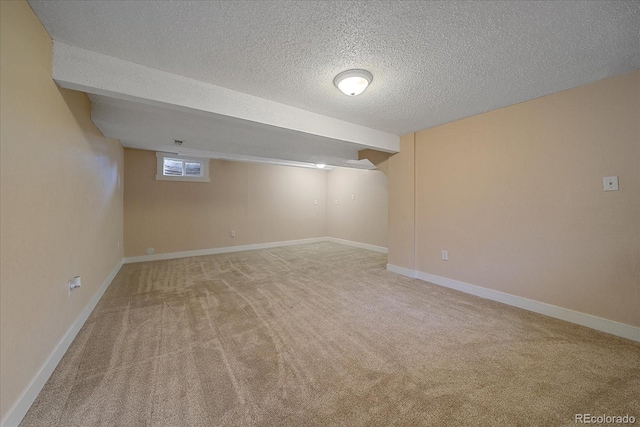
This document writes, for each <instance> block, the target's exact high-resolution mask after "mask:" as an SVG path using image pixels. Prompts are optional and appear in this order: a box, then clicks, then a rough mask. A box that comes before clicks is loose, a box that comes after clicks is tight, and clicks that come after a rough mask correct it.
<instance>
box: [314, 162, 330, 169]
mask: <svg viewBox="0 0 640 427" xmlns="http://www.w3.org/2000/svg"><path fill="white" fill-rule="evenodd" d="M326 166H327V165H326V164H324V163H316V167H317V168H319V169H324V168H325V167H326Z"/></svg>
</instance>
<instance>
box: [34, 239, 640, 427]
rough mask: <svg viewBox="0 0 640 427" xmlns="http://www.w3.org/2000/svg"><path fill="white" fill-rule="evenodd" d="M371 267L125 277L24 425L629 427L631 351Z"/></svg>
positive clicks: (293, 258) (635, 377)
mask: <svg viewBox="0 0 640 427" xmlns="http://www.w3.org/2000/svg"><path fill="white" fill-rule="evenodd" d="M385 263H386V256H385V255H382V254H378V253H374V252H369V251H365V250H361V249H355V248H351V247H347V246H343V245H338V244H334V243H317V244H309V245H300V246H290V247H283V248H275V249H267V250H258V251H251V252H239V253H232V254H223V255H214V256H202V257H193V258H185V259H177V260H168V261H156V262H146V263H139V264H129V265H125V266H124V267H123V268H122V270H121V271H120V273H119V274H118V276H117V277H116V278H115V280H114V282H113V283H112V284H111V287H110V288H109V289H108V290H107V292H106V293H105V295H104V297H103V298H102V300H101V301H100V303H99V304H98V306H97V307H96V309H95V310H94V312H93V314H92V315H91V317H90V318H89V320H88V321H87V323H86V324H85V326H84V327H83V328H82V330H81V331H80V333H79V334H78V336H77V338H76V339H75V341H74V342H73V344H72V345H71V347H70V348H69V351H68V352H67V354H66V355H65V356H64V358H63V360H62V362H61V363H60V365H59V366H58V368H57V369H56V371H55V372H54V373H53V375H52V377H51V379H50V380H49V382H48V383H47V384H46V386H45V387H44V389H43V391H42V392H41V393H40V396H39V397H38V399H37V400H36V402H35V403H34V404H33V406H32V408H31V410H30V411H29V413H28V414H27V416H26V417H25V419H24V420H23V423H22V424H21V425H22V426H24V427H28V426H65V427H67V426H332V425H337V426H387V425H412V426H413V425H425V426H455V425H479V426H480V425H482V426H488V425H505V426H516V425H521V426H524V425H544V426H553V425H567V426H568V425H575V424H574V422H573V416H574V414H575V413H590V414H609V415H616V414H623V415H624V414H632V415H635V416H636V418H640V344H638V343H634V342H632V341H629V340H625V339H621V338H616V337H613V336H610V335H606V334H603V333H599V332H596V331H593V330H590V329H587V328H583V327H580V326H576V325H573V324H569V323H566V322H562V321H559V320H555V319H552V318H548V317H545V316H541V315H537V314H534V313H530V312H527V311H524V310H520V309H517V308H513V307H509V306H505V305H502V304H499V303H495V302H492V301H488V300H483V299H480V298H476V297H473V296H470V295H466V294H463V293H459V292H456V291H453V290H449V289H445V288H441V287H438V286H435V285H431V284H428V283H426V282H422V281H418V280H413V279H409V278H406V277H402V276H399V275H396V274H393V273H389V272H387V271H385ZM636 422H638V421H636Z"/></svg>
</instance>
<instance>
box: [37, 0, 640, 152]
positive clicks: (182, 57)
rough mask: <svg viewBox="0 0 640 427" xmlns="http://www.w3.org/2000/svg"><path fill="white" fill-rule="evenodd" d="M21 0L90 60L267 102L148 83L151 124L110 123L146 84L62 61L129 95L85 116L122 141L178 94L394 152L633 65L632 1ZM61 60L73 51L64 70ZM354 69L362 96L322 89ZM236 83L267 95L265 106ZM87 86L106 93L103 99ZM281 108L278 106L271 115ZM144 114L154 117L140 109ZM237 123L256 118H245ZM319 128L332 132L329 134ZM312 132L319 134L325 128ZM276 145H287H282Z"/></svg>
mask: <svg viewBox="0 0 640 427" xmlns="http://www.w3.org/2000/svg"><path fill="white" fill-rule="evenodd" d="M29 3H30V4H31V6H32V8H33V9H34V11H35V12H36V14H37V15H38V17H39V19H40V20H41V21H42V23H43V24H44V26H45V28H46V29H47V31H48V32H49V34H50V35H51V37H52V38H53V39H54V41H56V42H60V45H61V46H64V45H69V46H72V47H77V48H81V49H86V50H88V51H91V52H92V53H95V54H96V56H95V63H96V64H98V63H104V62H105V61H106V60H105V59H104V58H105V57H104V56H99V55H97V54H102V55H106V56H108V57H113V58H117V59H120V60H124V61H129V62H131V63H134V64H138V65H142V66H145V67H149V70H150V69H156V70H161V71H164V72H166V73H165V74H163V75H166V76H169V73H170V74H173V75H177V76H182V77H186V78H188V79H185V80H184V81H185V82H186V81H187V80H189V81H199V82H203V83H205V84H207V85H208V86H206V87H207V88H208V89H207V90H211V94H212V96H213V94H214V93H218V94H219V93H220V91H219V89H220V88H226V89H231V91H227V92H225V94H226V95H225V97H227V98H228V99H229V100H230V101H229V102H228V103H229V104H234V105H240V104H242V103H251V99H253V100H254V101H255V102H254V104H255V105H261V107H260V108H262V109H263V110H264V111H263V113H262V114H257V115H256V114H254V115H243V114H236V113H234V112H232V111H231V110H230V109H226V110H225V109H221V108H217V107H216V108H204V107H203V106H202V104H197V105H196V104H195V103H194V104H190V103H189V102H187V101H185V102H183V103H182V104H180V103H177V102H176V101H175V100H172V99H173V98H172V99H169V98H170V97H167V98H166V99H164V98H163V99H160V98H161V96H160V95H158V96H159V98H158V99H155V98H154V99H153V100H152V101H153V103H154V104H155V105H156V108H138V110H141V112H140V114H144V115H146V116H145V117H147V120H146V121H143V120H140V122H141V123H142V122H144V123H149V129H148V132H145V129H144V128H143V127H142V126H140V125H136V126H131V124H132V123H128V122H127V120H125V119H126V117H123V118H122V120H121V121H116V120H115V118H116V116H117V112H118V111H119V112H120V114H119V115H120V116H123V114H124V112H131V110H132V109H133V110H135V108H134V107H133V106H132V105H130V103H142V104H145V103H147V104H148V103H150V102H151V101H149V99H148V95H145V94H143V93H142V92H141V91H139V92H136V93H134V92H126V91H124V90H123V89H122V87H121V86H123V85H122V84H115V83H114V84H113V85H112V86H111V87H107V86H108V85H106V84H102V82H97V83H96V81H94V82H91V81H89V80H91V79H90V77H87V76H86V75H87V74H90V73H89V72H88V71H87V70H89V68H88V67H87V69H86V70H84V71H83V70H82V67H83V64H77V63H74V64H73V67H75V68H77V67H80V68H81V71H80V72H77V73H76V74H77V76H76V77H73V78H72V77H68V75H70V74H73V73H72V72H71V71H69V72H68V73H66V74H65V72H62V71H60V72H59V76H58V78H56V81H58V83H59V84H62V85H63V86H65V87H71V88H74V89H82V90H85V91H86V92H89V93H96V94H99V95H102V96H103V97H104V96H106V97H110V98H115V99H124V100H127V101H129V102H123V103H119V102H112V103H111V104H109V108H100V109H98V108H94V110H95V111H94V121H96V123H97V125H98V127H100V129H101V130H103V132H105V134H106V135H107V136H112V135H116V134H118V135H120V136H119V138H122V139H123V143H124V142H125V141H130V144H132V145H133V144H134V142H136V141H137V140H136V141H134V139H136V138H138V139H140V138H143V139H144V138H146V139H147V140H152V139H153V138H156V137H157V133H158V131H157V130H154V129H151V128H153V127H154V125H153V123H156V124H157V123H159V121H163V122H164V121H165V120H166V117H167V114H166V113H167V111H164V112H163V110H162V109H167V110H169V111H171V110H172V109H173V107H174V106H175V105H178V104H180V105H179V107H180V108H181V109H182V111H191V112H192V113H193V112H194V111H200V113H201V114H205V113H208V114H217V115H228V116H230V117H234V118H235V119H238V120H245V121H246V120H249V121H252V122H257V123H261V124H263V125H266V126H267V127H266V128H260V131H262V132H266V133H269V132H272V131H274V129H271V128H272V127H281V128H288V129H295V131H297V132H298V133H299V135H298V136H299V137H300V138H301V139H300V141H303V140H305V138H307V137H309V136H311V137H320V138H329V139H330V140H331V141H330V142H329V141H327V142H328V143H330V144H331V143H333V144H334V145H336V147H338V146H340V144H341V143H340V142H339V141H346V142H344V144H347V145H345V146H344V147H342V148H341V149H339V150H338V151H340V150H346V151H349V150H351V151H350V153H351V154H345V153H344V152H342V154H340V155H339V156H338V157H340V156H341V157H340V158H342V159H343V160H344V161H346V160H348V159H349V158H353V152H354V151H353V150H354V148H356V149H358V148H359V149H362V148H377V149H383V150H385V151H390V152H393V151H397V139H394V138H393V137H392V136H393V135H395V136H397V135H402V134H405V133H408V132H412V131H416V130H420V129H425V128H429V127H432V126H436V125H439V124H442V123H446V122H450V121H453V120H457V119H460V118H463V117H468V116H471V115H475V114H478V113H482V112H485V111H489V110H493V109H496V108H500V107H503V106H507V105H511V104H514V103H518V102H522V101H525V100H529V99H533V98H536V97H539V96H543V95H546V94H549V93H553V92H557V91H560V90H564V89H568V88H571V87H575V86H579V85H581V84H585V83H588V82H592V81H596V80H599V79H602V78H605V77H609V76H613V75H617V74H621V73H624V72H628V71H632V70H635V69H638V68H640V2H637V1H556V2H552V1H535V2H530V1H512V2H489V1H471V2H460V1H446V2H426V1H418V2H414V1H356V2H349V1H311V0H306V1H207V2H199V1H196V2H191V1H171V2H169V1H158V2H142V1H118V2H107V1H102V2H93V1H92V2H75V1H71V2H70V1H36V0H30V2H29ZM77 52H81V51H80V50H77V51H76V52H75V53H73V55H70V56H73V57H78V56H83V55H84V53H82V54H81V55H79V54H76V53H77ZM87 55H88V54H87ZM70 56H69V55H67V56H66V57H63V56H62V55H60V58H59V59H58V60H57V61H58V64H59V67H58V68H56V66H55V63H56V58H55V53H54V78H55V77H56V76H55V74H56V69H59V70H65V69H71V68H72V67H71V65H70V64H71V62H72V61H69V60H68V58H69V57H70ZM87 57H89V56H87ZM65 58H67V59H65ZM65 60H66V61H68V62H69V64H68V66H67V67H65V64H63V62H64V61H65ZM124 61H120V62H117V61H111V62H112V66H113V67H116V68H115V70H116V71H117V69H118V68H117V67H119V65H117V64H122V63H123V62H124ZM107 62H108V61H107ZM350 68H365V69H367V70H369V71H371V72H372V73H373V75H374V80H373V83H372V84H371V86H370V87H369V89H367V91H365V92H364V93H363V94H362V95H360V96H358V97H347V96H345V95H343V94H341V93H340V92H339V91H338V90H337V89H336V88H335V87H334V86H333V77H334V76H335V75H336V74H337V73H339V72H340V71H343V70H346V69H350ZM93 70H94V71H93V72H95V70H96V68H95V67H94V68H93ZM131 70H132V72H131V73H128V74H127V73H121V75H119V78H120V79H129V80H131V81H133V83H136V81H137V82H138V83H140V81H143V80H145V78H144V77H142V76H141V74H140V73H143V72H147V71H148V70H147V69H146V68H144V67H139V68H137V69H136V70H137V71H135V72H133V70H134V69H133V68H131ZM145 70H147V71H145ZM113 72H114V71H113V69H112V73H113ZM158 75H159V74H158ZM78 76H79V77H78ZM74 79H76V80H78V81H74ZM82 79H85V80H83V81H82V82H80V81H79V80H82ZM103 80H104V79H103ZM116 86H118V87H116ZM176 88H177V86H176ZM164 89H165V88H164V87H162V86H161V85H160V86H158V87H157V88H156V90H157V92H162V91H163V90H164ZM176 90H177V91H178V90H179V89H176ZM215 91H218V92H215ZM205 92H206V91H205ZM232 92H233V93H232ZM244 94H248V95H252V96H253V97H258V98H263V100H267V101H270V103H266V104H264V105H263V104H261V101H256V98H248V97H246V95H244ZM154 96H155V95H154ZM92 99H93V100H94V102H97V103H102V104H108V101H105V100H104V99H103V98H95V97H93V98H92ZM103 101H104V102H103ZM236 101H237V102H236ZM242 105H245V104H242ZM247 105H248V104H247ZM120 107H121V108H120ZM285 107H286V108H285ZM291 107H295V108H294V109H291ZM247 108H249V107H246V108H245V107H243V109H244V110H246V109H247ZM256 108H258V107H256ZM127 109H128V110H127ZM304 110H306V112H312V113H316V115H315V116H313V117H315V118H316V119H319V116H320V115H321V116H325V118H334V119H339V120H340V121H343V122H348V124H353V125H359V127H353V126H352V127H349V126H348V124H344V123H342V122H338V121H335V120H334V121H331V120H328V119H327V120H328V121H326V122H323V123H326V125H324V126H323V127H324V128H325V131H319V130H318V129H315V128H313V126H312V125H309V126H306V125H299V126H297V127H296V125H293V126H292V124H293V123H299V122H303V123H307V122H308V123H310V122H311V121H316V120H311V119H312V118H313V117H311V116H308V113H306V112H305V111H304ZM136 111H137V110H136ZM274 112H275V113H274ZM156 113H157V114H156ZM278 113H281V114H280V116H281V117H280V119H278V118H277V117H276V119H274V118H273V117H271V116H273V115H276V116H277V115H278ZM185 114H187V113H185ZM305 114H307V116H305ZM153 115H155V117H156V120H155V121H153V120H151V121H149V120H150V119H149V117H151V116H153ZM266 116H270V117H269V118H267V117H266ZM303 116H304V118H303ZM132 117H133V118H132ZM135 117H137V116H135V115H134V116H128V121H129V122H135V121H136V120H135ZM140 117H141V118H142V116H140ZM180 117H182V116H180ZM285 117H289V118H290V119H286V118H285ZM298 117H300V118H301V119H300V120H298ZM183 118H184V120H182V119H179V118H178V115H176V117H175V118H173V119H172V120H173V121H172V122H171V126H172V127H173V129H174V132H173V133H172V134H171V135H169V134H168V133H167V134H166V137H170V138H171V139H174V138H181V136H180V134H185V133H186V131H187V130H188V129H189V127H188V126H187V125H186V123H187V122H188V121H189V120H197V119H195V118H193V117H192V118H191V119H189V118H187V116H184V117H183ZM307 119H308V120H307ZM232 122H233V120H232V121H230V122H228V124H230V123H232ZM103 123H108V125H107V124H104V125H102V124H103ZM235 125H237V126H239V127H243V126H249V127H251V126H253V125H251V124H247V123H244V122H243V121H239V122H235ZM316 127H319V125H317V126H316ZM343 128H344V130H345V132H342V129H343ZM347 128H348V129H347ZM366 128H368V129H366ZM125 129H131V132H130V133H127V130H125ZM229 129H230V128H229ZM229 129H227V131H229ZM256 129H258V128H256ZM328 130H332V131H333V133H330V134H328V133H327V132H328ZM154 132H155V133H154ZM167 132H168V131H167ZM216 132H217V130H215V129H211V130H210V134H211V135H212V138H211V139H212V140H215V139H225V141H227V143H228V142H229V140H228V139H227V138H231V137H232V134H234V133H233V132H231V131H229V132H228V133H227V134H224V136H221V135H215V133H216ZM237 133H242V132H241V131H238V132H237ZM136 135H139V136H136ZM256 135H257V133H256V134H255V135H253V136H251V137H249V138H248V140H246V141H245V140H241V141H236V142H237V144H236V146H237V147H236V148H238V150H239V151H242V150H241V149H240V148H241V146H243V145H246V146H247V147H248V146H251V144H253V145H255V140H254V138H255V137H256ZM129 137H130V138H129ZM134 137H135V138H134ZM279 137H280V135H279V134H278V132H275V133H274V134H273V135H271V136H269V137H267V138H265V140H264V141H262V146H261V148H260V150H251V149H249V150H248V151H247V150H244V151H242V152H243V153H245V154H247V155H256V156H258V155H259V156H267V157H273V158H278V157H282V156H283V155H282V154H281V153H282V152H283V149H284V147H285V145H283V146H278V144H279V139H278V138H279ZM184 139H187V138H184ZM294 139H295V138H294ZM285 140H286V141H287V142H286V144H291V143H292V141H293V140H289V139H287V138H285ZM137 142H138V143H139V142H140V141H137ZM209 142H210V145H209V146H207V142H206V141H204V142H202V143H201V142H199V144H201V145H202V144H204V145H203V146H204V149H209V150H210V151H215V150H217V149H218V150H219V149H220V146H219V145H217V143H216V142H215V141H214V142H211V141H209ZM307 142H308V143H307ZM307 142H304V144H303V145H308V146H309V147H310V148H308V150H307V151H306V152H305V153H306V157H305V156H299V155H298V154H296V152H297V151H301V152H302V151H305V150H304V149H302V150H293V153H294V154H293V155H290V156H289V157H296V159H297V160H301V161H308V160H304V159H310V158H312V157H313V158H315V157H317V156H318V155H320V154H321V153H319V152H317V150H316V149H315V148H313V147H314V144H313V143H311V141H307ZM315 143H316V145H318V144H319V146H322V142H321V140H315ZM354 143H355V144H357V145H355V146H354V145H353V144H354ZM125 145H126V143H125ZM258 145H260V144H258ZM231 146H233V144H231ZM265 147H266V148H265ZM269 147H272V148H273V150H270V149H269ZM274 147H275V148H274ZM232 148H233V147H232ZM232 148H229V149H230V150H231V149H232ZM245 148H246V147H245ZM316 148H317V147H316ZM336 149H337V148H336ZM284 151H286V152H288V153H290V150H289V149H288V148H287V149H286V150H284ZM356 151H357V150H356ZM258 153H261V154H258ZM305 153H302V154H305ZM314 156H315V157H314ZM356 158H357V157H356Z"/></svg>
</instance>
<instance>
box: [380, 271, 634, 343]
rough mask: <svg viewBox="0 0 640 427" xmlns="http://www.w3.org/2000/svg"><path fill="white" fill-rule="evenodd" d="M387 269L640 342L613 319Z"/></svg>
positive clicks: (632, 330)
mask: <svg viewBox="0 0 640 427" xmlns="http://www.w3.org/2000/svg"><path fill="white" fill-rule="evenodd" d="M387 270H388V271H391V272H393V273H398V274H402V275H403V276H407V277H411V278H417V279H420V280H424V281H426V282H429V283H433V284H435V285H439V286H444V287H446V288H451V289H455V290H457V291H461V292H465V293H468V294H471V295H476V296H479V297H481V298H486V299H490V300H493V301H497V302H501V303H503V304H508V305H511V306H514V307H518V308H522V309H525V310H529V311H533V312H535V313H540V314H544V315H546V316H550V317H554V318H556V319H560V320H565V321H567V322H571V323H575V324H578V325H582V326H586V327H587V328H591V329H595V330H598V331H601V332H606V333H608V334H612V335H616V336H619V337H622V338H627V339H630V340H633V341H638V342H640V327H637V326H631V325H627V324H624V323H620V322H616V321H613V320H609V319H604V318H602V317H597V316H593V315H591V314H586V313H582V312H579V311H574V310H570V309H568V308H563V307H558V306H556V305H552V304H547V303H544V302H540V301H535V300H532V299H528V298H524V297H519V296H516V295H512V294H507V293H505V292H500V291H495V290H493V289H488V288H483V287H482V286H477V285H472V284H469V283H465V282H461V281H458V280H454V279H449V278H447V277H442V276H436V275H435V274H430V273H425V272H423V271H415V270H411V269H409V268H404V267H399V266H396V265H393V264H387Z"/></svg>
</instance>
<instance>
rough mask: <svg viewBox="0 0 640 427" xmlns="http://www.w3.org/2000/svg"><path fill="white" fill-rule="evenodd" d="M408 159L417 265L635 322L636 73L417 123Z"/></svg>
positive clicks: (639, 313) (639, 94)
mask: <svg viewBox="0 0 640 427" xmlns="http://www.w3.org/2000/svg"><path fill="white" fill-rule="evenodd" d="M401 154H403V155H404V154H405V153H403V152H402V151H401ZM392 160H393V158H392ZM415 165H416V166H415V209H416V230H415V236H416V248H417V250H416V264H417V265H416V269H417V270H418V271H422V272H427V273H431V274H435V275H438V276H443V277H447V278H451V279H455V280H459V281H463V282H467V283H471V284H474V285H479V286H482V287H486V288H490V289H494V290H498V291H502V292H506V293H509V294H513V295H518V296H522V297H526V298H530V299H534V300H537V301H541V302H544V303H548V304H553V305H557V306H560V307H565V308H569V309H572V310H576V311H579V312H583V313H588V314H592V315H595V316H598V317H603V318H606V319H610V320H614V321H618V322H622V323H625V324H629V325H634V326H639V325H640V265H639V263H640V71H636V72H634V73H630V74H626V75H623V76H619V77H615V78H610V79H607V80H603V81H600V82H596V83H593V84H590V85H586V86H582V87H579V88H575V89H571V90H567V91H564V92H560V93H556V94H553V95H549V96H545V97H542V98H538V99H535V100H532V101H529V102H524V103H521V104H518V105H514V106H511V107H507V108H503V109H500V110H496V111H492V112H489V113H486V114H481V115H478V116H475V117H471V118H468V119H464V120H460V121H457V122H454V123H450V124H447V125H444V126H439V127H436V128H432V129H428V130H425V131H421V132H418V133H417V134H416V144H415ZM392 170H393V168H392ZM610 175H617V176H619V177H620V191H616V192H604V191H603V186H602V178H603V177H604V176H610ZM390 176H391V181H392V182H391V185H390V186H391V188H392V189H394V188H396V187H395V185H396V183H395V182H394V179H395V178H394V175H393V174H391V175H390ZM392 194H393V193H392ZM392 203H393V200H392ZM405 203H410V202H408V201H405ZM407 206H408V205H407ZM407 209H408V208H407ZM391 217H392V221H394V220H395V221H396V222H397V221H400V219H399V217H398V216H394V215H392V216H391ZM395 227H398V225H397V224H392V226H391V227H390V230H391V233H392V235H391V236H390V241H394V239H395V238H396V236H394V233H396V231H395V230H396V228H395ZM441 250H448V251H449V261H442V260H441V259H440V257H441ZM390 251H391V252H390V254H389V258H390V260H392V259H393V263H399V264H400V263H401V262H404V264H400V265H409V264H410V262H411V261H410V260H409V259H404V258H402V260H398V259H396V258H395V257H396V255H397V254H396V253H395V252H396V251H395V247H394V246H393V245H390ZM408 255H409V254H408V253H407V254H406V255H404V254H403V256H408Z"/></svg>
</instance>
